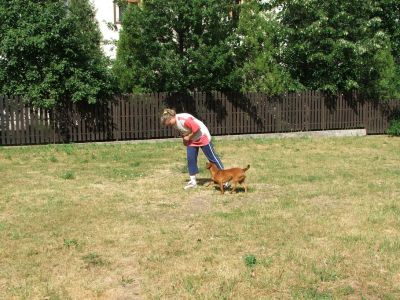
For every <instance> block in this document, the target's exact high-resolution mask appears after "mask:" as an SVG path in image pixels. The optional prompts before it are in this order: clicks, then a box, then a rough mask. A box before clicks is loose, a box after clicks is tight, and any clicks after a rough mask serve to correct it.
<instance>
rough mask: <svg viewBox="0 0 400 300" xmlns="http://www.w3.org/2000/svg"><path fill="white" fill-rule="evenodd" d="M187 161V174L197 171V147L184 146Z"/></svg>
mask: <svg viewBox="0 0 400 300" xmlns="http://www.w3.org/2000/svg"><path fill="white" fill-rule="evenodd" d="M186 154H187V162H188V170H189V175H190V176H193V175H196V174H197V173H199V168H198V167H197V156H198V154H199V148H198V147H190V146H188V147H186Z"/></svg>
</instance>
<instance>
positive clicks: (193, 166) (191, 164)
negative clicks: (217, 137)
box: [186, 143, 224, 176]
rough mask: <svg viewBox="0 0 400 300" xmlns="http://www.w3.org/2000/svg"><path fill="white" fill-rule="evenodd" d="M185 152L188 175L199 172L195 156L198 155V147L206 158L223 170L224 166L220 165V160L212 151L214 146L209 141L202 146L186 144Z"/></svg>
mask: <svg viewBox="0 0 400 300" xmlns="http://www.w3.org/2000/svg"><path fill="white" fill-rule="evenodd" d="M186 148H187V149H186V153H187V161H188V169H189V175H190V176H192V175H196V174H197V173H199V168H198V167H197V157H198V155H199V148H201V150H202V151H203V153H204V155H205V156H206V157H207V159H208V160H209V161H210V162H212V163H214V164H215V165H216V166H217V167H218V169H220V170H223V169H224V166H223V165H222V162H221V160H220V159H219V157H218V156H217V154H216V153H215V151H214V148H213V146H212V144H211V143H209V144H208V145H206V146H202V147H192V146H188V147H186Z"/></svg>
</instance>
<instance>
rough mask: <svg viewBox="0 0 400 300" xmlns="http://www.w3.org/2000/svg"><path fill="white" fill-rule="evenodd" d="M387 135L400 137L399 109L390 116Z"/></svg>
mask: <svg viewBox="0 0 400 300" xmlns="http://www.w3.org/2000/svg"><path fill="white" fill-rule="evenodd" d="M387 134H389V135H393V136H400V109H399V110H397V111H396V112H395V113H394V114H393V115H392V117H391V120H390V122H389V128H388V130H387Z"/></svg>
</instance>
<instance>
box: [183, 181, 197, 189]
mask: <svg viewBox="0 0 400 300" xmlns="http://www.w3.org/2000/svg"><path fill="white" fill-rule="evenodd" d="M196 187H197V183H196V182H193V181H189V182H188V183H187V184H186V185H185V186H184V189H185V190H188V189H194V188H196Z"/></svg>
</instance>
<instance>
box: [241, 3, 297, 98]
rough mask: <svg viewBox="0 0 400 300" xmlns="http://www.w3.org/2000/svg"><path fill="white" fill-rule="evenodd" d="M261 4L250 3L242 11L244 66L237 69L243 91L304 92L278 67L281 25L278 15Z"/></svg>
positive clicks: (242, 59)
mask: <svg viewBox="0 0 400 300" xmlns="http://www.w3.org/2000/svg"><path fill="white" fill-rule="evenodd" d="M261 2H262V1H261ZM261 2H260V1H254V0H253V1H247V2H245V3H244V4H243V5H242V6H241V10H240V18H239V26H238V30H237V33H238V35H239V37H240V40H241V47H239V48H238V55H239V57H240V61H241V62H242V63H243V64H242V65H241V66H240V65H238V68H237V70H236V72H238V74H239V76H240V78H241V80H242V83H241V85H240V86H241V90H242V91H243V92H248V91H250V92H264V93H267V94H269V95H274V94H280V93H282V92H285V91H288V90H298V89H301V85H300V84H299V83H298V82H295V81H294V80H292V79H291V77H290V75H289V73H288V72H287V71H286V70H285V69H284V68H283V67H282V66H281V65H280V64H279V61H278V59H277V58H278V54H279V48H278V46H277V44H276V43H277V42H276V40H277V37H278V32H279V30H280V24H279V23H278V21H277V20H276V13H274V12H273V11H271V10H270V9H269V7H266V6H265V5H263V4H262V3H261Z"/></svg>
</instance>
